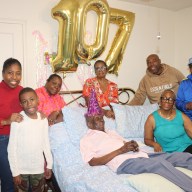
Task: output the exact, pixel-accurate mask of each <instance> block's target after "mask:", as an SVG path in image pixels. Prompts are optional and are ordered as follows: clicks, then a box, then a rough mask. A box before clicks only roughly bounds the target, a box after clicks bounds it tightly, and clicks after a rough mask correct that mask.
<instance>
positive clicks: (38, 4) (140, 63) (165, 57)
mask: <svg viewBox="0 0 192 192" xmlns="http://www.w3.org/2000/svg"><path fill="white" fill-rule="evenodd" d="M58 2H59V1H56V0H49V1H48V0H40V1H39V0H33V1H26V0H17V1H11V0H6V1H4V0H0V4H1V6H0V18H6V19H13V20H21V21H23V22H24V23H26V27H25V28H26V29H25V32H26V37H25V42H26V50H25V61H26V63H25V66H27V68H26V73H27V75H25V77H26V79H25V81H24V82H25V86H31V87H33V88H36V87H37V79H36V74H37V70H39V69H40V66H41V65H43V61H42V58H43V53H44V50H40V51H39V47H38V45H37V44H36V43H37V42H36V41H35V40H36V38H35V36H34V35H33V34H32V33H33V32H34V31H35V30H37V31H39V32H41V34H42V37H43V38H44V39H45V41H46V42H47V45H46V46H45V47H46V48H45V49H46V51H49V52H52V51H57V50H56V49H57V47H56V46H57V35H58V32H57V31H58V23H57V21H56V20H54V19H53V18H52V17H51V9H52V8H53V7H54V6H55V5H56V4H57V3H58ZM108 3H109V6H110V7H113V8H118V9H123V10H128V11H131V12H134V13H135V25H134V27H133V31H132V34H131V37H130V39H129V42H128V44H127V48H126V50H125V54H124V58H123V63H122V65H121V67H120V70H119V76H118V77H116V76H115V75H108V78H109V79H111V80H113V81H115V82H117V83H118V86H119V87H127V86H129V87H132V88H134V89H136V88H137V87H138V83H139V81H140V79H141V78H142V76H143V75H144V74H145V70H146V62H145V59H146V57H147V56H148V55H149V54H151V53H159V55H160V57H161V60H162V62H165V63H168V64H170V65H172V66H176V67H177V68H179V69H181V70H186V69H185V67H183V66H182V67H181V66H180V64H182V65H183V64H185V63H186V62H187V61H186V60H187V59H188V57H189V56H192V54H191V53H190V47H191V45H190V44H191V41H192V39H191V38H192V37H190V34H192V33H191V31H192V28H191V27H190V20H191V17H192V15H191V9H186V10H183V11H180V12H176V13H175V12H172V11H168V10H162V9H157V8H152V7H148V6H141V5H137V4H131V3H126V2H123V1H122V2H121V1H119V0H108ZM90 15H91V17H90V18H91V19H93V20H94V18H95V16H94V14H90ZM186 17H187V19H185V18H186ZM90 18H89V20H90ZM188 18H189V19H188ZM89 22H90V21H89ZM89 27H90V30H92V28H94V22H90V23H89ZM110 30H112V32H110V33H109V42H111V41H112V39H113V37H114V36H113V35H114V31H115V30H116V28H115V26H113V25H112V26H110ZM159 31H160V32H161V36H162V37H161V39H160V40H158V39H157V37H156V36H157V34H158V32H159ZM108 48H109V46H108ZM37 51H39V52H38V53H37ZM106 53H107V50H106V51H105V53H104V54H103V55H102V56H101V58H105V56H106ZM190 54H191V55H190ZM37 56H38V57H41V61H39V60H37ZM37 64H38V66H37ZM43 67H44V66H43ZM48 68H49V67H48ZM47 70H49V69H47ZM185 73H186V74H187V72H186V71H185ZM45 75H46V74H45V73H44V72H43V73H42V74H41V76H42V77H43V76H45ZM83 75H85V76H86V74H82V72H78V74H77V73H72V74H67V77H66V78H65V80H64V82H65V85H66V86H67V87H68V88H69V89H71V90H77V89H82V82H81V81H82V79H83V78H84V77H82V76H83ZM80 78H81V79H80ZM45 79H46V78H45ZM41 83H42V82H41ZM43 83H44V82H43ZM64 90H66V88H64Z"/></svg>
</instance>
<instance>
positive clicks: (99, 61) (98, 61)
mask: <svg viewBox="0 0 192 192" xmlns="http://www.w3.org/2000/svg"><path fill="white" fill-rule="evenodd" d="M97 63H103V64H104V65H105V67H106V68H107V64H106V62H105V61H103V60H97V61H96V62H95V64H94V69H95V65H96V64H97Z"/></svg>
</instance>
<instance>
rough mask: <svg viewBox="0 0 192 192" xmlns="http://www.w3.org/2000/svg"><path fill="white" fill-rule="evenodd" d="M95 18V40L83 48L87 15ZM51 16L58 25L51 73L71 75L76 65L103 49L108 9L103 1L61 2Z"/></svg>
mask: <svg viewBox="0 0 192 192" xmlns="http://www.w3.org/2000/svg"><path fill="white" fill-rule="evenodd" d="M90 10H93V11H95V12H96V13H97V15H98V22H97V29H96V32H97V33H96V40H95V42H94V43H93V44H92V45H87V44H86V43H85V40H84V34H85V31H86V26H85V24H86V16H87V12H88V11H90ZM52 16H53V18H55V19H56V20H57V21H58V22H59V35H58V52H57V56H56V58H55V59H54V60H53V61H52V63H51V64H52V69H53V71H54V72H74V71H76V70H77V65H78V63H88V62H89V60H91V59H94V58H97V57H99V56H100V55H101V54H102V52H103V51H104V49H105V46H106V44H107V38H108V28H109V19H110V13H109V7H108V3H107V1H106V0H99V1H98V0H61V1H60V2H59V3H58V4H57V5H56V6H55V7H54V8H53V9H52Z"/></svg>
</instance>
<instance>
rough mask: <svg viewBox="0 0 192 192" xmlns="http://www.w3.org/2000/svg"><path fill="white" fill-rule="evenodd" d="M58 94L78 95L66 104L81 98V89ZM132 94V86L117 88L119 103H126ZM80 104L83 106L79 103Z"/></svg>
mask: <svg viewBox="0 0 192 192" xmlns="http://www.w3.org/2000/svg"><path fill="white" fill-rule="evenodd" d="M59 94H60V95H78V96H77V97H76V98H74V99H73V100H71V101H70V102H68V103H67V105H69V104H71V103H73V102H75V101H77V100H79V99H80V98H83V95H82V90H76V91H60V92H59ZM134 94H135V91H134V90H133V89H132V88H129V87H125V88H119V103H120V104H122V105H126V104H128V103H129V100H130V98H131V96H133V95H134ZM80 105H82V106H84V105H83V104H81V103H80Z"/></svg>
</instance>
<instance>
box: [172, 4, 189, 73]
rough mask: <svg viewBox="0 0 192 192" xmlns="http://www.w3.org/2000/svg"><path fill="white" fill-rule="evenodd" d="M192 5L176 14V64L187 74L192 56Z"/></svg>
mask: <svg viewBox="0 0 192 192" xmlns="http://www.w3.org/2000/svg"><path fill="white" fill-rule="evenodd" d="M191 20H192V7H190V8H187V9H183V10H181V11H178V12H177V13H176V15H175V64H176V67H177V68H178V69H180V70H181V71H183V72H184V73H185V74H186V75H187V74H188V73H189V70H188V66H187V63H188V60H189V58H190V57H192V26H191Z"/></svg>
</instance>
